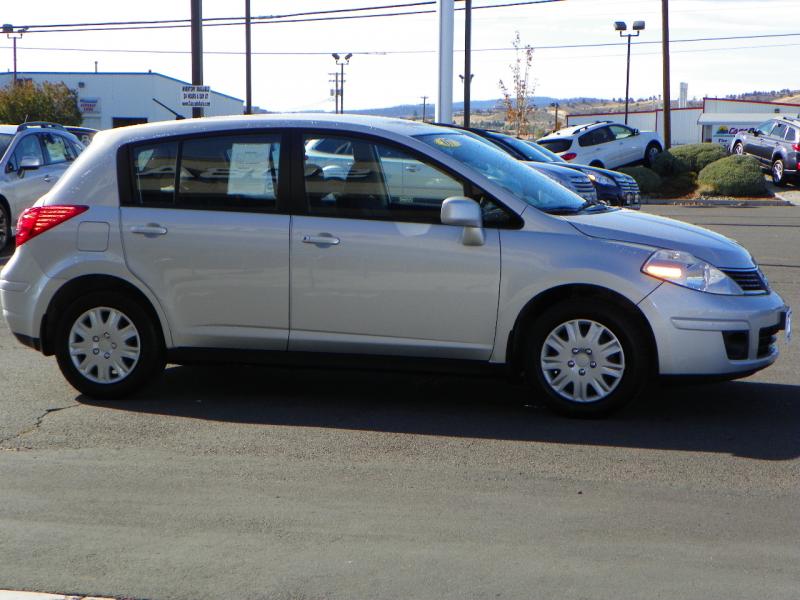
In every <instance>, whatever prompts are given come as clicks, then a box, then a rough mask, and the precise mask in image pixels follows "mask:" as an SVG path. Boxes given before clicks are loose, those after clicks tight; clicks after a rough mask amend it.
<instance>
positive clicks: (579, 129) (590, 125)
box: [541, 121, 614, 139]
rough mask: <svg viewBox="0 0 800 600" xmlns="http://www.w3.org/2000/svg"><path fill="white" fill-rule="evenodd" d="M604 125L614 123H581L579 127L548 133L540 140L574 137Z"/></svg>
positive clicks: (612, 123)
mask: <svg viewBox="0 0 800 600" xmlns="http://www.w3.org/2000/svg"><path fill="white" fill-rule="evenodd" d="M605 125H614V121H594V122H592V123H581V124H580V125H573V126H572V127H563V128H561V129H559V130H558V131H554V132H553V133H548V134H547V135H546V136H545V137H543V138H541V139H547V138H550V137H566V136H570V135H575V134H576V133H579V132H582V131H589V130H590V129H593V128H595V127H602V126H605Z"/></svg>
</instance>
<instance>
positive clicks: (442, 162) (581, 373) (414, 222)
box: [0, 115, 791, 416]
mask: <svg viewBox="0 0 800 600" xmlns="http://www.w3.org/2000/svg"><path fill="white" fill-rule="evenodd" d="M329 142H330V143H331V144H334V145H346V144H349V152H351V153H352V160H349V161H347V164H346V167H345V164H342V165H339V166H340V167H341V168H340V169H337V168H336V165H334V164H333V163H330V164H321V163H322V161H321V158H320V156H319V155H317V156H314V154H313V152H311V153H310V154H309V150H310V149H312V148H314V149H319V148H320V146H322V147H325V146H326V145H327V144H328V143H329ZM326 155H328V156H330V155H336V153H335V152H333V153H326ZM387 160H391V161H395V162H396V161H402V164H403V165H404V169H405V170H407V169H411V171H410V172H412V173H414V175H415V177H413V178H412V183H411V185H407V184H406V183H405V182H404V181H396V180H395V181H390V180H389V178H388V177H387V175H389V174H390V171H391V169H390V168H387V162H386V161H387ZM326 167H327V168H326ZM345 168H346V169H347V172H346V173H343V172H342V170H343V169H345ZM419 173H429V174H430V175H429V177H428V178H427V181H421V180H420V179H419V178H418V177H416V175H417V174H419ZM17 244H18V247H17V250H16V252H15V254H14V256H13V257H12V258H11V260H10V261H9V262H8V264H7V265H6V266H5V268H4V269H3V270H2V272H0V299H1V300H2V306H3V316H4V318H5V320H6V322H7V323H8V325H9V327H10V329H11V331H12V332H13V333H14V334H15V335H16V337H17V338H18V339H19V340H20V341H21V342H23V343H25V344H27V345H29V346H32V347H33V348H36V349H38V350H41V351H42V352H43V353H44V354H48V355H50V354H55V355H56V357H57V359H58V364H59V366H60V368H61V370H62V372H63V373H64V375H65V376H66V378H67V379H68V380H69V381H70V383H72V384H73V385H74V386H75V387H76V388H77V389H78V390H80V391H81V392H83V393H84V394H87V395H89V396H95V397H101V398H116V397H120V396H124V395H127V394H130V393H132V392H134V391H135V390H137V389H139V388H140V387H142V386H143V385H145V384H146V383H149V382H150V381H152V379H153V378H154V377H155V376H156V375H157V374H158V373H159V372H160V371H161V370H162V369H163V367H164V364H165V362H166V361H169V362H172V363H189V362H198V361H203V360H211V361H214V360H226V361H231V360H233V361H246V362H257V361H269V362H272V363H286V362H289V361H294V363H295V364H297V363H298V362H301V363H303V364H312V363H314V362H318V359H319V358H320V357H322V356H327V357H328V358H330V357H332V356H333V357H338V359H340V360H345V359H347V358H348V357H352V356H356V357H357V359H356V360H357V364H358V365H360V366H361V367H362V368H366V367H369V366H371V365H375V364H376V363H377V364H381V365H385V364H387V363H389V364H392V365H395V364H396V363H398V362H404V363H406V364H408V363H409V361H410V362H411V364H414V365H416V366H417V367H420V368H423V369H428V368H432V367H433V364H434V363H436V364H437V366H439V367H441V366H444V365H446V366H449V367H451V366H453V365H455V364H458V365H460V366H466V367H467V369H468V370H469V371H471V372H476V371H479V370H500V371H502V372H512V373H520V372H523V373H525V374H526V376H527V378H528V381H529V382H530V383H531V385H532V386H533V389H534V390H535V392H534V393H535V394H536V395H537V396H539V397H541V398H542V399H543V400H545V401H546V402H547V403H549V405H550V406H552V407H553V408H555V409H556V410H559V411H561V412H564V413H567V414H574V415H583V416H593V415H599V414H604V413H606V412H608V411H610V410H612V409H614V408H617V407H619V406H621V405H623V404H624V403H626V402H627V401H629V400H631V399H632V398H634V397H635V396H636V395H638V394H639V393H640V392H641V391H642V389H643V388H644V386H645V385H646V384H648V383H649V382H651V381H653V379H654V376H655V375H657V374H659V373H660V374H663V375H714V376H723V377H730V378H734V377H739V376H742V375H745V374H749V373H752V372H754V371H757V370H759V369H762V368H764V367H766V366H768V365H770V364H771V363H773V362H774V361H775V360H776V359H777V357H778V350H777V347H776V345H775V335H776V334H777V332H778V331H779V330H780V329H786V330H789V329H790V323H791V319H790V311H789V310H788V307H787V306H786V305H785V304H784V302H783V300H781V298H780V296H778V295H777V294H776V293H775V292H772V291H771V290H770V289H769V287H768V284H767V281H766V280H765V279H764V278H763V276H762V275H761V272H760V271H759V269H758V267H757V266H756V264H755V263H754V261H753V259H752V257H751V256H750V254H749V253H748V252H747V251H746V250H745V249H744V248H742V247H741V246H739V245H738V244H736V243H735V242H733V241H731V240H729V239H727V238H725V237H723V236H721V235H718V234H715V233H712V232H710V231H706V230H704V229H701V228H698V227H694V226H691V225H687V224H684V223H679V222H677V221H671V220H669V219H664V218H660V217H656V216H652V215H647V214H640V213H638V212H636V211H629V210H624V209H617V208H613V207H609V206H607V205H605V204H602V203H592V202H586V201H584V200H583V199H581V198H580V197H579V196H577V195H575V194H574V193H572V192H570V191H569V190H567V189H566V188H564V187H563V186H561V185H559V184H557V183H555V182H553V181H551V180H550V179H549V178H547V177H545V176H544V175H541V174H539V173H537V172H536V171H535V170H533V169H531V168H530V167H528V166H527V165H525V164H524V163H521V162H519V161H517V160H515V159H514V158H512V157H511V156H509V155H508V154H506V153H505V152H503V151H502V150H499V149H497V148H495V147H493V146H491V145H489V144H486V143H484V142H482V141H480V140H476V139H474V138H473V137H472V136H470V135H468V134H466V133H464V132H463V131H458V130H454V129H447V128H443V127H436V126H433V125H429V124H422V123H414V122H411V121H404V120H395V119H381V118H374V117H373V118H370V117H358V116H349V115H348V116H338V115H337V116H327V115H309V116H303V115H290V116H282V115H263V116H256V117H225V118H213V119H194V120H185V121H177V122H164V123H152V124H149V125H141V126H134V127H125V128H120V129H116V130H111V131H107V132H101V133H99V134H97V136H96V137H95V139H94V141H93V142H92V144H91V146H89V148H88V149H87V150H86V152H84V153H83V154H82V155H81V156H80V157H79V158H78V160H77V161H76V163H75V164H74V165H73V167H72V168H71V169H70V170H69V171H68V172H67V173H66V175H65V176H64V177H63V178H62V179H61V181H59V183H58V184H57V185H56V187H55V188H54V189H53V190H52V191H51V192H50V193H49V194H47V195H46V196H45V197H44V198H42V199H41V200H39V202H37V203H36V205H35V206H34V207H33V208H30V209H28V210H27V211H25V212H24V213H23V215H22V217H21V218H20V221H19V227H18V233H17ZM328 364H330V363H328ZM299 384H300V385H302V384H301V383H300V382H299ZM265 390H268V385H266V386H265ZM267 393H268V392H267Z"/></svg>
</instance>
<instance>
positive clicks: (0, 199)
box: [0, 196, 13, 227]
mask: <svg viewBox="0 0 800 600" xmlns="http://www.w3.org/2000/svg"><path fill="white" fill-rule="evenodd" d="M0 205H2V206H4V207H5V209H6V213H8V219H9V223H8V226H9V227H13V224H12V223H11V205H10V204H9V203H8V200H6V199H5V196H0Z"/></svg>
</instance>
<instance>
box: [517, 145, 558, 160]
mask: <svg viewBox="0 0 800 600" xmlns="http://www.w3.org/2000/svg"><path fill="white" fill-rule="evenodd" d="M523 143H524V144H525V145H527V146H528V147H530V148H533V150H534V151H535V152H536V153H537V154H538V155H540V156H541V157H542V161H543V162H544V161H546V162H554V163H565V162H567V161H565V160H564V159H563V158H561V157H560V156H559V155H558V154H556V153H555V152H550V150H548V149H547V148H545V147H544V146H540V145H539V144H537V143H536V142H523Z"/></svg>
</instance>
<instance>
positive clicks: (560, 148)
mask: <svg viewBox="0 0 800 600" xmlns="http://www.w3.org/2000/svg"><path fill="white" fill-rule="evenodd" d="M539 145H540V146H544V147H545V148H547V149H548V150H550V152H555V153H556V154H558V153H559V152H566V151H567V150H569V147H570V146H572V140H541V141H540V142H539Z"/></svg>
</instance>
